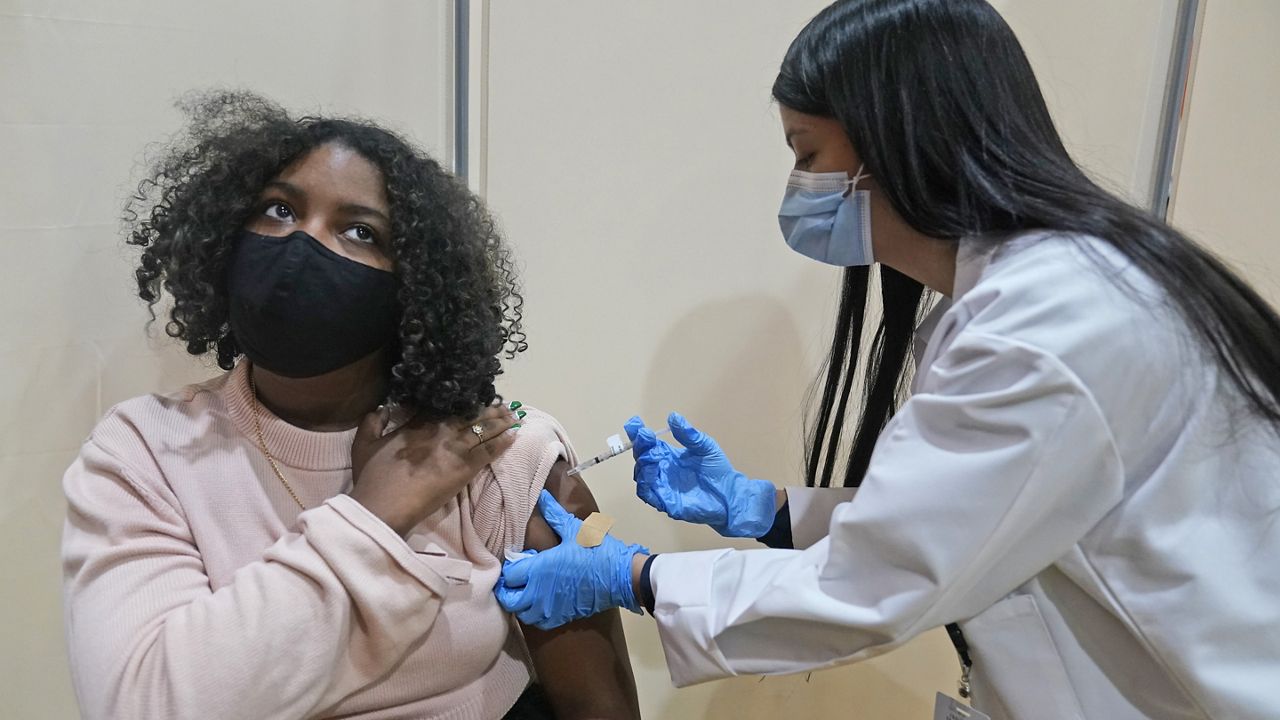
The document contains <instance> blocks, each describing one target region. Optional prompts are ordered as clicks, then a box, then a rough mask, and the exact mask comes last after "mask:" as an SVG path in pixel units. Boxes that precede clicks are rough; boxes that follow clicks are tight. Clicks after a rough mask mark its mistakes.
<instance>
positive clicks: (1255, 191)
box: [1173, 0, 1280, 307]
mask: <svg viewBox="0 0 1280 720" xmlns="http://www.w3.org/2000/svg"><path fill="white" fill-rule="evenodd" d="M1277 34H1280V3H1278V2H1275V0H1209V2H1207V3H1206V5H1205V16H1204V20H1203V24H1202V30H1201V37H1200V50H1199V58H1198V61H1197V64H1196V74H1195V83H1194V86H1193V88H1192V91H1191V99H1190V103H1189V105H1188V108H1189V110H1188V115H1187V124H1186V131H1185V137H1184V139H1183V150H1182V162H1181V168H1180V171H1179V180H1178V184H1177V194H1176V196H1175V202H1174V205H1173V221H1174V224H1176V225H1178V226H1179V227H1180V228H1181V229H1182V230H1184V231H1186V232H1187V233H1189V234H1190V235H1191V236H1192V237H1195V238H1197V239H1199V240H1201V241H1202V242H1203V243H1205V244H1206V245H1208V246H1209V247H1210V248H1212V249H1213V250H1214V251H1216V252H1218V253H1220V254H1221V255H1222V256H1223V257H1224V258H1226V259H1227V261H1228V262H1230V263H1231V264H1232V265H1234V266H1235V267H1236V268H1237V269H1238V270H1240V272H1241V273H1242V274H1243V275H1244V277H1245V278H1247V279H1248V280H1249V282H1251V283H1253V285H1254V286H1255V287H1256V288H1257V289H1258V290H1259V291H1260V292H1261V293H1262V294H1263V295H1264V296H1266V297H1267V298H1268V299H1270V300H1271V302H1272V304H1273V305H1275V306H1277V307H1280V231H1278V230H1277V226H1280V202H1277V197H1276V195H1277V192H1278V191H1280V42H1277V40H1276V37H1277Z"/></svg>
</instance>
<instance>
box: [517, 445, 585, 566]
mask: <svg viewBox="0 0 1280 720" xmlns="http://www.w3.org/2000/svg"><path fill="white" fill-rule="evenodd" d="M569 469H570V468H569V463H568V461H566V460H563V459H561V460H558V461H557V462H556V464H555V465H552V466H551V472H550V473H548V474H547V480H546V484H545V485H544V487H545V488H546V490H547V492H549V493H551V495H552V497H554V498H555V499H556V502H558V503H560V506H561V507H563V508H564V509H565V510H568V511H569V512H571V513H573V514H574V515H575V516H577V517H578V518H580V519H586V517H587V516H588V515H590V514H591V513H593V512H597V511H599V509H600V506H599V505H598V504H597V503H596V499H595V496H593V495H592V494H591V489H590V488H588V487H587V484H586V483H585V482H583V481H582V476H581V475H569V474H568V473H569ZM524 537H525V547H526V549H530V550H547V549H550V548H553V547H555V546H556V545H559V544H560V538H559V537H557V536H556V533H555V531H554V530H552V529H551V526H550V525H548V524H547V521H546V520H543V519H542V515H541V514H540V513H538V511H537V510H534V512H533V513H531V514H530V515H529V524H528V525H527V526H526V527H525V536H524Z"/></svg>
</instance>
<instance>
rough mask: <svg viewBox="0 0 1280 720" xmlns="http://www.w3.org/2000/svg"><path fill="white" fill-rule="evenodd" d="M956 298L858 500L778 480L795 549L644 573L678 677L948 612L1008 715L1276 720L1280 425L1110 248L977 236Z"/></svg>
mask: <svg viewBox="0 0 1280 720" xmlns="http://www.w3.org/2000/svg"><path fill="white" fill-rule="evenodd" d="M1095 259H1097V260H1101V261H1102V263H1103V265H1104V267H1105V268H1106V270H1105V271H1104V270H1102V269H1100V268H1099V266H1098V264H1097V263H1096V262H1095V261H1094V260H1095ZM1117 278H1118V279H1119V280H1120V281H1121V283H1122V284H1123V286H1124V287H1123V289H1122V287H1118V286H1117V284H1116V283H1115V282H1114V280H1115V279H1117ZM954 296H955V297H954V301H953V302H952V303H950V304H949V305H944V306H943V307H942V308H941V309H940V311H939V313H938V314H936V315H935V316H934V317H933V320H934V321H935V322H936V329H933V330H932V334H931V335H930V340H929V342H928V344H927V347H926V348H925V349H924V350H923V356H922V357H921V359H920V362H919V370H918V372H917V376H916V380H915V383H914V386H913V395H912V397H911V399H910V400H909V401H908V402H907V403H905V405H904V406H903V408H902V410H901V411H900V412H899V413H898V415H897V416H896V417H895V418H894V419H893V420H892V421H891V422H890V424H889V426H888V427H887V428H886V429H885V431H884V433H883V435H882V436H881V438H880V440H879V443H878V445H877V446H876V450H875V453H874V455H873V457H872V460H871V465H870V468H869V470H868V472H867V475H866V477H865V479H864V481H863V483H862V486H861V488H860V489H859V490H858V491H857V495H856V497H854V496H853V491H851V490H805V489H803V488H800V489H789V490H788V492H789V496H790V504H791V515H792V525H793V535H794V538H795V540H796V546H797V547H798V548H805V549H802V550H767V549H761V550H747V551H734V550H716V551H707V552H690V553H673V554H664V555H661V556H659V557H658V558H657V559H656V560H655V561H654V563H653V566H652V569H651V580H652V583H653V587H654V592H655V596H656V607H655V614H654V615H655V618H656V620H657V623H658V628H659V633H660V635H661V638H662V643H663V646H664V648H665V651H666V656H667V664H668V666H669V668H670V671H671V676H672V679H673V680H674V682H675V683H676V684H677V685H681V686H683V685H688V684H691V683H697V682H702V681H706V680H711V679H715V678H721V677H725V676H730V675H740V674H756V673H789V672H798V671H804V670H810V669H814V668H821V667H827V666H831V665H838V664H843V663H848V662H854V661H857V660H862V659H865V658H869V657H872V656H875V655H878V654H881V653H884V652H886V651H888V650H890V649H892V648H894V647H896V646H898V645H901V644H902V643H904V642H906V641H907V640H909V639H910V638H911V637H913V636H915V635H917V634H918V633H920V632H922V631H924V630H927V629H929V628H934V627H939V626H941V625H944V624H946V623H949V622H953V621H958V622H959V623H960V625H961V627H962V628H963V629H964V632H965V635H966V637H967V639H968V642H969V645H970V648H971V654H972V657H973V661H974V668H973V678H972V681H973V686H974V698H973V703H974V706H975V707H977V708H978V709H980V710H983V711H984V712H986V713H988V714H989V715H991V716H992V717H994V718H1027V719H1030V718H1035V719H1036V720H1044V719H1046V718H1099V719H1101V720H1125V719H1127V718H1209V717H1212V718H1232V719H1234V720H1240V719H1246V718H1275V717H1280V436H1278V435H1277V433H1276V432H1275V431H1274V430H1273V429H1272V428H1270V427H1269V426H1266V425H1264V424H1263V423H1262V422H1261V421H1259V420H1258V419H1257V418H1256V417H1253V416H1250V415H1247V414H1246V413H1245V411H1244V410H1243V405H1242V404H1241V403H1242V401H1241V400H1240V398H1239V396H1238V395H1237V394H1236V393H1235V392H1234V391H1233V390H1231V389H1230V387H1229V386H1228V385H1227V382H1226V380H1225V378H1224V377H1223V376H1222V374H1221V373H1220V372H1219V370H1218V368H1217V366H1216V365H1215V364H1214V363H1213V362H1212V360H1211V359H1210V358H1208V357H1207V356H1206V355H1205V354H1204V353H1203V352H1202V350H1201V349H1200V348H1199V346H1198V345H1197V344H1196V343H1195V342H1194V340H1193V339H1192V338H1191V336H1190V334H1189V331H1188V330H1187V329H1186V327H1185V325H1184V324H1183V323H1182V322H1181V321H1180V320H1179V319H1178V317H1177V315H1176V314H1175V311H1174V310H1173V309H1172V308H1170V307H1168V306H1167V305H1166V304H1165V303H1164V302H1163V299H1162V298H1163V293H1162V292H1161V291H1160V290H1159V289H1158V288H1157V286H1155V285H1154V284H1153V283H1151V282H1150V281H1149V280H1148V279H1147V278H1146V277H1145V276H1143V275H1141V274H1140V273H1138V272H1137V271H1136V270H1134V269H1133V268H1132V267H1131V266H1129V265H1128V264H1127V263H1126V262H1125V261H1124V259H1123V257H1122V256H1120V255H1119V254H1118V253H1116V252H1115V251H1114V250H1112V249H1111V248H1110V247H1108V246H1107V245H1105V244H1104V243H1101V242H1099V241H1097V240H1090V239H1082V238H1075V239H1073V238H1067V237H1062V236H1052V235H1047V234H1043V233H1041V234H1030V235H1026V236H1023V237H1021V238H1018V239H1016V240H1014V241H1011V242H1009V243H1008V244H1006V245H1004V246H1001V247H1000V249H998V250H995V251H993V250H992V249H991V246H990V245H989V244H988V245H984V244H980V243H978V242H973V241H969V242H964V243H962V245H961V248H960V257H959V260H958V264H957V277H956V287H955V293H954ZM850 498H852V501H850V502H843V501H845V500H849V499H850ZM837 503H839V504H837ZM958 672H959V664H958V663H957V674H958Z"/></svg>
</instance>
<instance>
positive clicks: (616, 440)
mask: <svg viewBox="0 0 1280 720" xmlns="http://www.w3.org/2000/svg"><path fill="white" fill-rule="evenodd" d="M670 432H671V428H663V429H661V430H655V431H654V433H653V434H654V435H657V436H658V437H662V436H663V435H666V434H668V433H670ZM605 442H606V443H608V444H609V449H608V450H606V451H604V452H602V453H600V454H599V455H597V456H595V457H593V458H591V459H590V460H587V461H586V462H582V463H579V464H578V465H577V467H575V468H573V469H572V470H570V471H569V474H570V475H581V474H582V471H583V470H586V469H587V468H590V467H595V466H596V465H599V464H600V463H602V462H604V461H605V460H608V459H609V458H613V457H617V456H619V455H621V454H622V453H624V452H626V451H628V450H630V449H631V448H632V447H634V446H635V444H634V443H632V442H631V441H630V440H623V439H622V436H621V435H610V436H609V439H608V440H606V441H605Z"/></svg>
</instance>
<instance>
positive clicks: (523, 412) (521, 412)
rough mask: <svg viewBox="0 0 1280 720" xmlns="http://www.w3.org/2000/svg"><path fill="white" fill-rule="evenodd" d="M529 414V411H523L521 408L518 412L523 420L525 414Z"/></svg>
mask: <svg viewBox="0 0 1280 720" xmlns="http://www.w3.org/2000/svg"><path fill="white" fill-rule="evenodd" d="M528 414H529V413H527V412H525V411H523V410H520V411H519V412H517V413H516V417H518V418H520V419H521V420H523V419H524V418H525V416H526V415H528Z"/></svg>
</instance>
